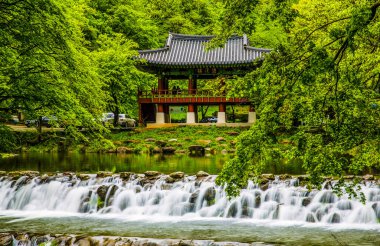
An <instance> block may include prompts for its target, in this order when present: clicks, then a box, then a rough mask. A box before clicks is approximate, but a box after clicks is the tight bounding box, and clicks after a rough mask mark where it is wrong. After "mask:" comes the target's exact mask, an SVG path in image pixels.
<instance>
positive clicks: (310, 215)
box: [306, 213, 315, 223]
mask: <svg viewBox="0 0 380 246" xmlns="http://www.w3.org/2000/svg"><path fill="white" fill-rule="evenodd" d="M306 222H310V223H315V218H314V216H313V214H312V213H308V214H307V215H306Z"/></svg>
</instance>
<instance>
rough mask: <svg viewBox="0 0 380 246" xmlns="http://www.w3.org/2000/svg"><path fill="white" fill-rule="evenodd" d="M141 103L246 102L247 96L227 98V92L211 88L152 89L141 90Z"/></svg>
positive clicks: (139, 100)
mask: <svg viewBox="0 0 380 246" xmlns="http://www.w3.org/2000/svg"><path fill="white" fill-rule="evenodd" d="M138 102H139V103H155V104H156V103H157V104H160V103H168V104H188V103H195V104H218V103H228V104H244V103H248V102H249V101H248V99H247V98H237V97H233V98H227V97H226V93H216V92H215V91H211V90H160V91H157V90H152V91H140V92H139V94H138Z"/></svg>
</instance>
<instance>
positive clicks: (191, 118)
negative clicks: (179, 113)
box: [186, 112, 195, 123]
mask: <svg viewBox="0 0 380 246" xmlns="http://www.w3.org/2000/svg"><path fill="white" fill-rule="evenodd" d="M186 123H195V113H194V112H187V117H186Z"/></svg>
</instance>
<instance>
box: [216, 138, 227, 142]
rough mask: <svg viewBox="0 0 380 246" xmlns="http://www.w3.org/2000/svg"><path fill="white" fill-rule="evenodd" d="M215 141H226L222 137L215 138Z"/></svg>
mask: <svg viewBox="0 0 380 246" xmlns="http://www.w3.org/2000/svg"><path fill="white" fill-rule="evenodd" d="M215 141H217V142H225V141H226V139H225V138H224V137H217V138H215Z"/></svg>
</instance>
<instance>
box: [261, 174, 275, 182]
mask: <svg viewBox="0 0 380 246" xmlns="http://www.w3.org/2000/svg"><path fill="white" fill-rule="evenodd" d="M261 178H262V179H267V180H274V175H273V174H272V173H264V174H261Z"/></svg>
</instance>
